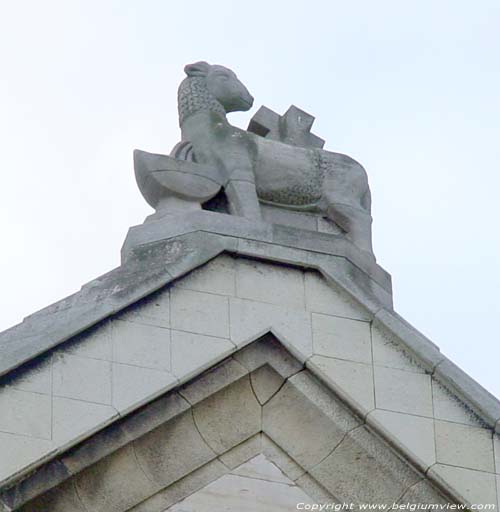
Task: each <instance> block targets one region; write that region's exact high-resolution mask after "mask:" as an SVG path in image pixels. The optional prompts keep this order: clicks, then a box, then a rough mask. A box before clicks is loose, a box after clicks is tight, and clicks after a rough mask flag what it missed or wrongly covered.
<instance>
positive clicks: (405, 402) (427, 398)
mask: <svg viewBox="0 0 500 512" xmlns="http://www.w3.org/2000/svg"><path fill="white" fill-rule="evenodd" d="M374 372H375V373H374V378H375V401H376V404H377V408H380V409H387V410H389V411H396V412H404V413H408V414H416V415H419V416H428V417H430V418H432V414H433V412H432V392H431V379H430V376H429V375H425V374H420V373H414V372H406V371H403V370H396V369H393V368H383V367H380V366H376V367H375V368H374ZM402 383H404V385H402Z"/></svg>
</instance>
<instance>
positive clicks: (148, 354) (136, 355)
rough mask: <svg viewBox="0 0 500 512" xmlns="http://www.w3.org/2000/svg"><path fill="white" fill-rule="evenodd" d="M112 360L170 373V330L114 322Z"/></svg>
mask: <svg viewBox="0 0 500 512" xmlns="http://www.w3.org/2000/svg"><path fill="white" fill-rule="evenodd" d="M113 360H114V361H115V362H117V363H123V364H129V365H134V366H141V367H143V368H153V369H156V370H163V371H170V369H171V362H170V329H165V328H163V327H156V326H153V325H147V324H138V323H136V322H128V321H123V320H116V321H114V322H113Z"/></svg>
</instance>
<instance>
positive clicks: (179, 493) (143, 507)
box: [130, 459, 227, 512]
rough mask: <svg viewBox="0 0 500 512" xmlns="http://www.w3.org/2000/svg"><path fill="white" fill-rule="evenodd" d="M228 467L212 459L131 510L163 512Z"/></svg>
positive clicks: (221, 473)
mask: <svg viewBox="0 0 500 512" xmlns="http://www.w3.org/2000/svg"><path fill="white" fill-rule="evenodd" d="M226 472H227V468H225V467H224V465H223V464H221V463H220V462H219V461H218V460H217V459H214V460H211V461H210V462H208V463H207V464H205V465H204V466H201V467H200V468H198V469H196V470H194V471H193V472H192V473H189V474H188V475H186V476H185V477H183V478H181V479H180V480H177V481H176V482H174V483H173V484H172V485H170V486H168V487H167V488H166V489H163V490H161V491H160V492H158V493H157V494H155V495H153V496H151V498H149V499H147V500H145V501H144V502H142V503H139V504H138V505H137V506H135V507H133V508H131V509H130V512H163V511H164V510H171V509H168V507H171V506H172V505H174V504H175V503H177V502H179V501H180V500H182V499H184V498H186V497H187V496H189V495H190V494H192V493H193V492H196V491H198V490H199V489H201V488H202V487H204V486H205V485H207V484H209V483H210V482H212V481H214V480H217V479H218V478H220V477H221V476H223V475H224V474H226Z"/></svg>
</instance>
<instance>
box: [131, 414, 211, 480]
mask: <svg viewBox="0 0 500 512" xmlns="http://www.w3.org/2000/svg"><path fill="white" fill-rule="evenodd" d="M133 446H134V451H135V454H136V457H137V460H138V463H139V465H140V467H141V468H142V470H143V472H144V473H145V475H146V476H147V478H148V480H150V481H151V482H153V483H154V485H155V487H156V488H157V490H158V489H159V488H164V487H166V486H167V485H170V484H171V483H173V482H175V481H176V480H179V479H180V478H182V477H184V476H185V475H187V474H189V473H191V472H192V471H194V470H195V469H197V468H199V467H201V466H203V465H204V464H206V463H207V462H209V461H211V460H212V459H214V458H215V457H216V455H215V453H214V452H213V450H211V449H210V447H209V446H208V445H207V443H206V442H205V441H204V439H203V438H202V437H201V435H200V432H199V431H198V429H197V427H196V425H195V423H194V421H193V415H192V412H191V411H186V412H184V413H182V414H180V415H179V416H176V417H175V418H173V419H172V420H171V421H169V422H168V423H165V424H164V425H161V426H160V427H158V428H156V429H155V430H153V431H152V432H150V433H149V434H147V435H146V436H144V437H141V438H139V439H137V440H136V441H134V443H133Z"/></svg>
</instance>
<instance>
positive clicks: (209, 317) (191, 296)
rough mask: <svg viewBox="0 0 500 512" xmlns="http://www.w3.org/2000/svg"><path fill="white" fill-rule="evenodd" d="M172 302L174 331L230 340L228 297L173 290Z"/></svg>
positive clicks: (178, 289)
mask: <svg viewBox="0 0 500 512" xmlns="http://www.w3.org/2000/svg"><path fill="white" fill-rule="evenodd" d="M170 300H171V314H172V318H171V324H172V328H173V329H176V330H180V331H187V332H193V333H198V334H205V335H207V336H216V337H218V338H229V304H228V298H227V297H223V296H220V295H215V294H212V293H204V292H197V291H193V290H182V289H180V288H173V289H172V291H171V296H170Z"/></svg>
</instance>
